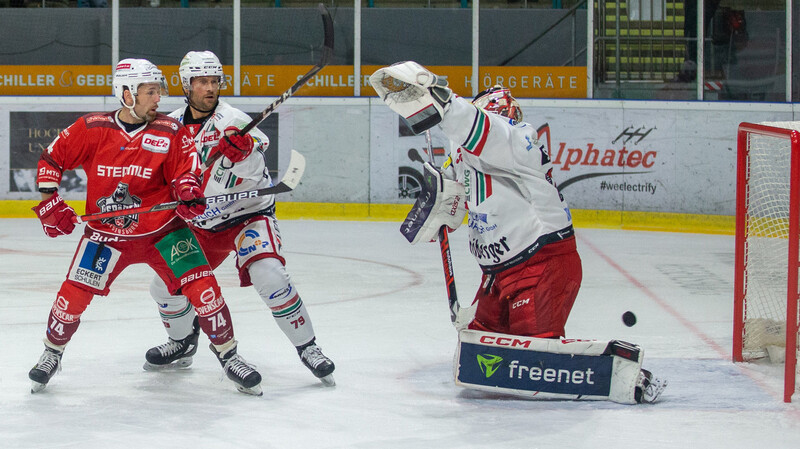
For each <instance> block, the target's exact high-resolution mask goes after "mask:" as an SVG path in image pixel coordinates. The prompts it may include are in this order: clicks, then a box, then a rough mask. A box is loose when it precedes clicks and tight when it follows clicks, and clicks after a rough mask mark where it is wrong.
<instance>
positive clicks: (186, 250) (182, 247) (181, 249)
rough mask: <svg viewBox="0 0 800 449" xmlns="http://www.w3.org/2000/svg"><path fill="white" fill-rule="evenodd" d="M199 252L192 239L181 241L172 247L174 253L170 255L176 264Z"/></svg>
mask: <svg viewBox="0 0 800 449" xmlns="http://www.w3.org/2000/svg"><path fill="white" fill-rule="evenodd" d="M197 251H198V250H197V246H195V244H194V241H193V240H192V239H184V240H180V241H178V242H176V243H175V244H174V245H172V251H171V254H170V257H171V258H172V263H173V264H174V263H175V262H176V261H178V260H181V259H183V258H184V257H186V256H188V255H190V254H194V253H196V252H197Z"/></svg>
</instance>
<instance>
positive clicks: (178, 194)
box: [172, 172, 206, 221]
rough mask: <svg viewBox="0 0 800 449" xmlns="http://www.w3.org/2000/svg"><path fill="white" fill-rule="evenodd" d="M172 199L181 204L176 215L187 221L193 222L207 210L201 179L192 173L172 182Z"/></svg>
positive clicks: (176, 210)
mask: <svg viewBox="0 0 800 449" xmlns="http://www.w3.org/2000/svg"><path fill="white" fill-rule="evenodd" d="M172 197H173V198H174V199H176V200H178V201H180V202H181V204H179V205H178V207H177V208H176V209H175V213H177V214H178V216H179V217H181V218H183V219H184V220H186V221H191V220H192V219H193V218H195V217H196V216H198V215H201V214H202V213H203V212H205V210H206V200H205V198H203V190H202V189H201V188H200V178H199V177H198V176H197V175H196V174H194V173H192V172H189V173H186V174H184V175H182V176H181V177H179V178H177V179H174V180H173V181H172Z"/></svg>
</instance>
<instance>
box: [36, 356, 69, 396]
mask: <svg viewBox="0 0 800 449" xmlns="http://www.w3.org/2000/svg"><path fill="white" fill-rule="evenodd" d="M62 354H63V352H62V351H59V350H58V349H55V348H51V347H49V346H45V348H44V352H43V353H42V356H41V357H39V361H38V362H37V363H36V365H35V366H34V367H33V368H31V370H30V371H29V372H28V378H30V379H31V381H32V383H31V393H38V392H40V391H42V390H44V388H45V387H46V386H47V383H48V382H50V379H51V378H52V377H53V376H55V375H56V373H57V372H59V371H61V355H62Z"/></svg>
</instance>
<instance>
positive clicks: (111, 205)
mask: <svg viewBox="0 0 800 449" xmlns="http://www.w3.org/2000/svg"><path fill="white" fill-rule="evenodd" d="M141 205H142V200H141V198H139V197H138V196H135V195H131V193H130V192H129V191H128V184H125V183H124V182H120V183H119V184H117V188H116V189H115V190H114V193H112V194H111V195H110V196H106V197H102V198H100V199H99V200H97V207H99V208H100V212H112V211H117V210H123V209H132V208H135V207H140V206H141ZM100 222H101V223H103V224H107V225H111V226H115V227H117V228H120V229H128V228H135V227H136V226H138V224H139V215H138V214H134V215H125V216H122V217H110V218H104V219H102V220H100ZM131 230H133V229H131Z"/></svg>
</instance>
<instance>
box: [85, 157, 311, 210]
mask: <svg viewBox="0 0 800 449" xmlns="http://www.w3.org/2000/svg"><path fill="white" fill-rule="evenodd" d="M305 169H306V159H305V157H303V155H302V154H300V153H298V152H297V151H295V150H292V154H291V158H290V159H289V166H288V167H287V168H286V173H285V174H284V175H283V178H282V179H281V182H279V183H278V185H276V186H272V187H264V188H262V189H256V190H246V191H244V192H235V193H222V194H219V195H213V196H207V197H205V198H204V199H205V201H206V204H216V203H226V202H229V201H238V200H243V199H246V198H255V197H259V196H266V195H274V194H276V193H284V192H291V191H292V190H294V188H295V187H297V184H298V183H300V178H302V177H303V172H304V171H305ZM179 204H181V202H180V201H170V202H169V203H161V204H156V205H155V206H142V207H133V208H130V209H120V210H112V211H108V212H99V213H96V214H88V215H81V216H77V217H75V218H74V219H73V221H74V222H75V223H84V222H87V221H94V220H103V219H106V218H114V217H122V216H126V215H136V214H146V213H149V212H158V211H162V210H170V209H175V208H176V207H178V205H179Z"/></svg>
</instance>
